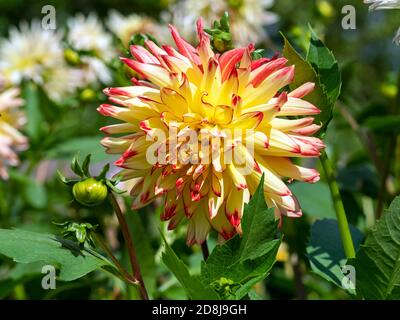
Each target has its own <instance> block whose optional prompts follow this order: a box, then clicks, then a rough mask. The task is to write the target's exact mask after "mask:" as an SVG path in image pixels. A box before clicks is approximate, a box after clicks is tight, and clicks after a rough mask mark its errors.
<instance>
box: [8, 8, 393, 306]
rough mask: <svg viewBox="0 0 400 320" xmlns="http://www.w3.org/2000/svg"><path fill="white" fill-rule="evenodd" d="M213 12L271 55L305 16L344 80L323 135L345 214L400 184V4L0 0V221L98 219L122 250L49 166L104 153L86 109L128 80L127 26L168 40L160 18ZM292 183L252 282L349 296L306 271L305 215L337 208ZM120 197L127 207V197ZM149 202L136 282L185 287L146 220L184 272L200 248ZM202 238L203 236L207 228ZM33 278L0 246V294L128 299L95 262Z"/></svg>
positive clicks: (157, 289)
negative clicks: (399, 7)
mask: <svg viewBox="0 0 400 320" xmlns="http://www.w3.org/2000/svg"><path fill="white" fill-rule="evenodd" d="M45 5H52V6H54V8H55V10H56V30H54V31H44V30H43V29H42V28H41V21H42V18H43V17H44V16H45V14H42V7H43V6H45ZM345 5H352V6H354V8H355V9H356V29H354V30H344V29H343V28H342V19H343V17H344V16H345V14H342V12H341V11H342V7H343V6H345ZM224 11H228V12H229V13H230V16H231V25H232V33H233V38H234V43H235V44H236V45H243V44H246V43H247V42H249V41H251V42H254V43H256V46H257V48H264V49H266V51H265V55H267V56H272V55H273V54H274V53H275V52H276V51H281V50H282V43H283V41H282V37H281V35H280V32H283V33H284V34H285V36H286V37H288V38H289V39H290V41H291V42H292V43H293V44H294V45H295V47H296V48H297V49H298V50H299V51H300V52H303V53H304V52H306V50H307V47H306V46H307V41H308V34H307V32H308V28H307V24H311V25H312V26H313V28H314V29H315V30H316V32H317V33H318V34H319V36H321V37H322V38H323V39H324V41H325V43H326V45H327V46H328V47H329V48H330V49H331V50H332V51H333V53H334V55H335V56H336V58H337V60H338V62H339V66H340V68H341V70H342V78H343V79H342V80H343V87H342V93H341V95H340V98H339V100H340V101H339V102H338V103H337V106H336V108H335V112H334V118H333V121H332V123H331V124H330V126H329V128H328V131H327V133H326V136H325V143H326V145H327V152H328V154H329V156H330V157H331V159H332V160H333V163H335V165H336V171H337V179H338V182H339V185H340V188H341V190H340V191H341V194H342V197H343V201H344V204H345V207H346V212H347V214H348V218H349V220H350V223H352V224H353V225H355V226H357V227H359V228H360V229H361V230H364V231H365V230H367V229H368V227H370V226H371V225H372V224H373V223H374V220H375V215H376V213H377V212H379V211H381V210H382V209H383V208H385V207H386V206H387V204H388V203H389V202H390V201H391V200H392V199H393V198H394V196H395V195H396V194H399V191H400V147H399V146H400V143H399V138H398V136H397V135H398V133H399V128H400V121H399V116H398V114H399V104H398V102H399V94H398V83H399V76H398V74H399V63H400V59H399V56H400V55H399V53H400V47H398V46H396V45H395V44H394V43H393V42H392V38H393V37H394V35H395V33H396V31H397V29H398V28H399V27H400V19H399V18H400V11H396V10H391V11H377V12H368V7H367V6H366V5H365V4H363V3H362V1H361V0H358V1H356V0H345V1H344V0H343V1H342V0H337V1H333V0H319V1H318V0H315V1H292V0H275V1H273V0H212V1H211V0H205V1H198V0H181V1H168V0H161V1H158V0H131V1H126V0H112V1H111V0H102V1H89V0H82V1H79V2H77V1H75V2H74V1H61V0H60V1H56V0H53V1H48V0H46V1H39V0H36V1H29V2H27V1H23V0H15V1H4V0H0V110H1V111H2V115H3V113H4V114H5V116H3V117H2V119H0V174H1V177H2V178H0V227H1V228H21V229H26V230H33V231H41V232H51V233H57V232H59V231H58V230H57V227H56V226H55V225H54V224H52V222H60V221H65V220H73V221H81V222H83V221H85V222H90V223H92V224H99V226H100V227H99V230H100V231H99V232H101V234H102V236H104V238H106V239H107V241H108V243H110V244H111V247H112V249H113V250H114V251H115V252H116V255H117V256H118V257H120V258H121V259H123V260H124V259H125V260H126V257H124V252H125V251H124V250H123V246H124V244H123V241H121V239H122V238H121V235H120V234H119V232H118V223H117V221H116V220H115V218H114V216H113V215H112V209H111V208H110V207H108V206H107V205H103V206H100V207H96V208H95V209H92V210H88V209H84V208H82V207H81V206H79V205H77V204H76V203H74V202H73V201H72V195H71V190H70V189H68V187H66V186H64V185H63V184H62V183H61V182H60V181H59V179H58V178H57V174H56V170H57V169H59V170H61V171H62V172H64V173H65V174H66V175H67V176H68V175H71V174H72V173H71V171H70V170H69V168H68V167H69V163H70V161H71V159H72V157H73V156H74V155H75V154H77V153H78V154H79V155H80V157H81V159H82V158H83V157H84V156H85V155H86V154H87V153H91V154H92V157H93V163H94V167H93V169H94V171H96V170H98V171H100V170H101V168H102V166H103V165H104V164H105V163H107V162H110V163H112V162H113V160H114V159H113V158H112V157H111V156H109V155H107V154H106V153H105V152H104V150H103V148H102V146H101V145H100V143H99V141H100V140H101V138H102V137H103V135H102V134H101V133H100V132H99V128H100V127H103V126H105V125H107V119H106V117H103V116H101V115H100V114H98V113H97V111H96V108H97V107H98V106H99V105H100V104H101V103H104V102H105V101H106V99H105V96H104V95H103V94H102V89H103V88H105V87H107V86H111V85H112V86H123V85H129V83H130V81H129V77H130V76H132V74H130V71H128V70H127V69H125V68H124V67H123V65H122V64H121V63H120V61H119V59H118V57H119V56H126V55H127V54H128V52H127V48H128V45H129V42H130V41H131V40H132V37H134V36H135V34H138V33H142V34H151V35H153V36H154V37H155V39H156V40H158V41H159V42H161V43H164V42H168V43H170V42H171V39H170V37H169V35H168V32H167V27H166V25H167V24H168V23H173V24H175V25H177V26H178V28H180V29H181V30H182V33H183V34H184V36H186V37H188V38H189V39H190V40H191V41H195V38H194V31H195V25H194V23H195V21H196V19H197V18H198V16H199V15H201V16H203V18H204V19H205V22H206V25H210V24H211V23H212V22H213V20H215V19H216V18H218V17H220V16H221V14H222V13H223V12H224ZM136 40H137V39H136ZM18 90H19V91H18ZM6 93H7V94H6ZM21 98H22V99H23V101H22V100H21ZM2 102H3V103H4V104H3V106H2V104H1V103H2ZM10 126H11V127H13V128H14V131H13V130H11V129H10ZM15 128H18V131H17V132H15V130H16V129H15ZM396 145H397V148H396ZM113 170H114V172H115V168H114V169H113ZM95 173H96V172H95ZM291 187H292V188H293V190H294V191H295V193H296V195H297V196H298V198H299V199H300V203H301V205H302V207H303V211H304V213H305V215H304V217H303V218H301V219H292V220H290V221H289V220H287V221H285V223H284V227H283V232H284V234H285V245H284V246H282V247H281V250H280V251H279V257H278V258H279V259H278V260H279V262H278V263H277V265H276V266H275V267H274V268H273V271H272V274H271V275H270V276H269V277H268V278H267V280H266V281H264V282H263V283H260V284H258V285H257V287H256V288H255V290H256V292H257V294H258V295H259V296H260V297H262V298H263V299H298V298H303V299H304V298H306V299H349V296H348V295H347V294H346V293H345V291H343V290H341V289H338V288H337V287H335V286H334V285H332V284H330V283H329V282H327V281H325V280H324V279H322V278H321V277H319V276H318V275H316V274H314V273H312V272H310V265H309V262H308V259H307V258H306V244H307V241H308V238H309V233H310V224H311V223H312V222H313V221H314V220H315V219H317V218H335V214H334V210H333V206H332V202H331V200H330V194H329V190H328V187H327V184H326V183H325V182H324V181H323V179H322V181H321V182H319V183H317V184H315V185H306V184H296V183H294V184H292V186H291ZM124 201H125V204H126V210H127V211H128V212H129V211H130V209H129V208H130V205H129V204H130V199H129V198H124ZM160 212H161V208H160V205H157V204H155V205H152V206H150V207H147V208H145V209H142V210H140V212H139V213H138V214H137V213H132V214H128V215H127V216H128V217H129V220H130V221H129V223H130V226H131V228H132V231H133V234H134V237H135V240H136V242H140V244H141V245H140V246H139V248H138V251H139V252H138V255H139V260H140V261H141V263H142V269H143V272H144V277H145V281H146V284H147V287H148V289H149V291H150V294H151V296H152V297H153V298H161V299H185V298H186V296H185V293H184V291H183V290H182V288H180V286H179V284H178V283H177V281H176V280H175V278H174V277H173V276H171V274H170V273H169V272H168V271H167V269H166V268H165V266H164V265H163V264H162V263H161V262H160V250H161V249H160V244H161V241H160V235H159V231H158V229H159V228H161V230H162V232H163V233H165V235H166V236H167V237H168V238H169V239H170V240H171V241H172V240H174V242H173V248H174V249H175V251H176V252H177V253H178V254H179V256H180V257H181V258H182V259H183V260H184V261H185V262H186V263H187V264H188V265H189V266H190V268H191V270H192V271H193V272H196V270H199V267H200V261H201V252H200V249H199V248H198V247H193V248H189V247H187V246H186V244H185V228H181V229H179V231H178V232H177V233H168V232H166V228H165V225H164V224H163V223H161V222H159V218H158V217H159V214H160ZM210 244H211V246H213V245H215V239H214V237H212V239H211V241H210ZM0 246H1V243H0ZM40 281H41V274H40V268H37V267H35V266H32V265H25V264H14V263H13V262H12V261H10V260H9V259H7V258H5V257H4V256H0V299H68V298H75V299H123V298H135V293H133V292H130V290H129V288H127V287H126V286H125V284H123V283H122V282H120V281H119V280H115V279H114V278H111V277H109V276H108V275H106V274H104V273H101V272H98V273H93V274H90V275H88V276H86V277H84V278H82V279H79V280H77V281H73V282H69V283H58V286H57V289H56V290H50V291H45V290H43V289H42V288H41V286H40Z"/></svg>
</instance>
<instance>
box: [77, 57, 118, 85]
mask: <svg viewBox="0 0 400 320" xmlns="http://www.w3.org/2000/svg"><path fill="white" fill-rule="evenodd" d="M81 62H82V69H81V76H82V81H83V83H85V84H90V83H94V82H97V81H100V82H102V83H110V82H111V80H112V76H111V72H110V69H108V67H107V66H106V65H105V63H104V62H103V61H101V60H100V59H98V58H96V57H91V56H84V57H81Z"/></svg>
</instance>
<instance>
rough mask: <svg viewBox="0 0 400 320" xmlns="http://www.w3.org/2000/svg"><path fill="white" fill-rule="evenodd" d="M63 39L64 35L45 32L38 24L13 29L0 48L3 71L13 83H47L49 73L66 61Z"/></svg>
mask: <svg viewBox="0 0 400 320" xmlns="http://www.w3.org/2000/svg"><path fill="white" fill-rule="evenodd" d="M61 38H62V34H61V33H55V32H53V31H50V30H43V29H42V27H41V26H40V23H39V22H38V21H33V22H32V23H31V25H29V24H27V23H22V24H21V25H20V28H19V30H18V29H17V28H15V27H12V28H11V29H10V33H9V38H8V39H7V40H3V41H2V43H1V45H0V72H1V73H2V74H3V75H4V76H5V77H6V78H8V79H9V80H10V81H11V83H13V84H19V83H21V81H22V80H32V81H34V82H36V83H38V84H42V83H44V81H45V79H44V78H45V75H46V73H47V72H48V70H52V69H54V68H58V67H59V65H60V62H62V61H63V57H64V56H63V49H62V46H61Z"/></svg>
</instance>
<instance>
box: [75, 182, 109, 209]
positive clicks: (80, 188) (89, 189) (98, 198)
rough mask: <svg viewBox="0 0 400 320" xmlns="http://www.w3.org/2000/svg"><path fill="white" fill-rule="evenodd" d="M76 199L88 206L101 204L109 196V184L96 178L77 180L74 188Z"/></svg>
mask: <svg viewBox="0 0 400 320" xmlns="http://www.w3.org/2000/svg"><path fill="white" fill-rule="evenodd" d="M72 193H73V195H74V198H75V200H76V201H78V202H79V203H80V204H82V205H84V206H87V207H94V206H97V205H99V204H101V203H102V202H103V201H104V199H105V198H106V197H107V194H108V190H107V186H106V185H105V184H104V183H103V182H101V181H97V180H96V179H94V178H88V179H86V180H83V181H80V182H77V183H75V184H74V186H73V188H72Z"/></svg>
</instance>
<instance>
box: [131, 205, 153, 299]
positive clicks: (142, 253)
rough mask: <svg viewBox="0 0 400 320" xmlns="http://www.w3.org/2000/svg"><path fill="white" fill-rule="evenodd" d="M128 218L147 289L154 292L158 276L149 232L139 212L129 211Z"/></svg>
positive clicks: (150, 292)
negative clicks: (156, 275)
mask: <svg viewBox="0 0 400 320" xmlns="http://www.w3.org/2000/svg"><path fill="white" fill-rule="evenodd" d="M126 220H127V223H128V226H129V229H130V232H131V235H132V238H133V242H134V243H135V244H136V255H137V258H138V261H139V264H140V269H141V271H142V275H143V278H144V282H145V284H146V288H147V291H148V292H149V294H152V293H154V292H155V290H156V277H155V276H154V275H155V274H156V272H157V270H156V262H155V259H154V256H155V255H156V252H155V251H154V250H153V248H152V247H151V243H150V237H149V236H148V232H147V231H146V229H145V227H144V226H143V222H142V221H141V219H140V216H139V213H138V212H129V213H128V214H127V215H126Z"/></svg>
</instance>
